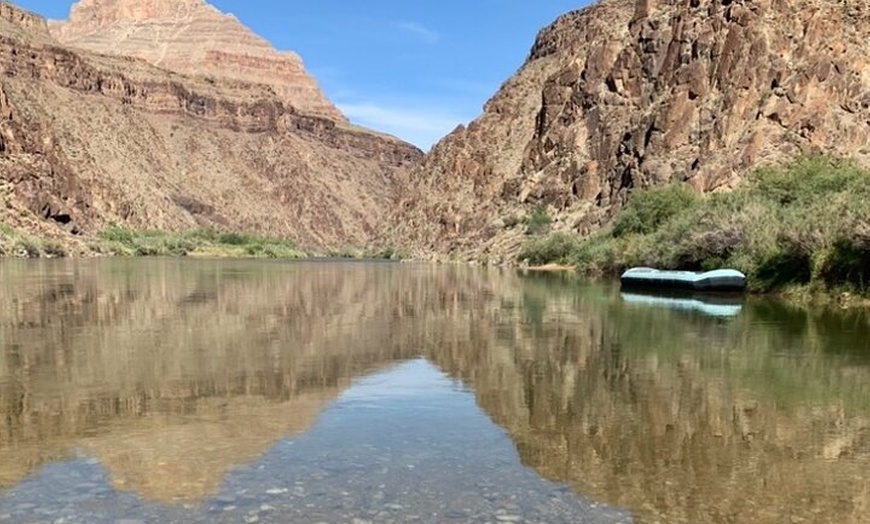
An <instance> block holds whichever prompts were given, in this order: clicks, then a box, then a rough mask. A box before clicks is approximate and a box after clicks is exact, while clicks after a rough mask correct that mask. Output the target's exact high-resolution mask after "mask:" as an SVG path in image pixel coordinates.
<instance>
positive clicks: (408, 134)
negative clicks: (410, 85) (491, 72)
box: [336, 102, 470, 151]
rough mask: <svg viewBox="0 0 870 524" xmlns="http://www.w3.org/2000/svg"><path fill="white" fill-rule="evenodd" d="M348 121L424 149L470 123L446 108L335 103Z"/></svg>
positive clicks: (370, 103) (369, 103)
mask: <svg viewBox="0 0 870 524" xmlns="http://www.w3.org/2000/svg"><path fill="white" fill-rule="evenodd" d="M336 105H337V106H338V108H339V109H340V110H341V112H342V113H344V114H345V116H347V117H348V118H349V119H350V120H351V122H353V123H355V124H358V125H360V126H363V127H367V128H369V129H373V130H375V131H380V132H383V133H388V134H391V135H394V136H397V137H399V138H401V139H402V140H405V141H407V142H410V143H412V144H414V145H416V146H417V147H419V148H420V149H423V150H424V151H425V150H428V149H429V148H430V147H431V146H432V145H433V144H434V143H435V142H437V141H438V140H440V139H441V138H442V137H444V136H445V135H447V134H448V133H450V132H451V131H453V130H454V129H455V128H456V126H458V125H459V124H463V123H465V122H467V121H469V120H470V118H468V117H464V116H460V115H458V114H456V112H454V111H451V110H450V109H445V108H437V107H402V108H398V107H388V106H385V105H381V104H378V103H375V102H359V103H339V104H336Z"/></svg>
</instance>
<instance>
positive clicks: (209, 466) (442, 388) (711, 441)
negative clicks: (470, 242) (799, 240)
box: [0, 259, 870, 524]
mask: <svg viewBox="0 0 870 524" xmlns="http://www.w3.org/2000/svg"><path fill="white" fill-rule="evenodd" d="M868 471H870V319H868V317H867V316H866V315H865V314H863V313H862V312H860V311H807V310H803V309H798V308H792V307H789V306H787V305H783V304H780V303H776V302H772V301H767V300H762V299H755V298H751V299H750V298H748V299H739V300H735V299H733V298H728V297H716V298H715V299H714V300H707V299H701V298H699V297H650V296H644V295H636V294H621V293H620V291H619V289H618V287H617V286H613V285H606V284H590V283H584V282H582V281H579V280H577V279H575V278H573V277H570V276H566V275H522V274H519V273H517V272H516V271H513V270H508V269H489V268H470V267H463V266H436V265H426V264H419V265H418V264H392V263H376V262H329V261H312V262H282V261H231V260H230V261H227V260H222V261H214V260H196V259H100V260H48V261H16V260H4V261H0V523H4V524H5V523H16V524H17V523H52V524H75V523H89V524H90V523H96V524H102V523H112V524H141V523H172V522H203V523H204V522H227V523H230V522H233V523H236V522H237V523H251V524H253V523H260V522H262V523H267V522H302V523H307V522H311V523H318V522H330V523H332V522H335V523H348V524H365V523H376V522H384V523H387V522H421V523H442V522H444V523H452V522H457V523H459V522H481V523H484V522H492V523H499V522H528V523H534V522H540V523H544V522H547V523H559V522H565V523H574V522H585V523H593V524H594V523H607V524H616V523H663V524H668V523H687V524H688V523H691V524H703V523H741V524H755V523H771V524H773V523H777V524H779V523H783V522H785V523H803V522H806V523H829V522H830V523H840V524H850V523H856V524H857V523H867V522H870V475H868V474H867V472H868Z"/></svg>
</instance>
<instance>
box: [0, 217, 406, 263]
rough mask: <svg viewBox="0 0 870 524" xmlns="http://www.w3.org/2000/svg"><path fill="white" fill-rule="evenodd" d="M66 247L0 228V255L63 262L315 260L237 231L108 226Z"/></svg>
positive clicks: (379, 251)
mask: <svg viewBox="0 0 870 524" xmlns="http://www.w3.org/2000/svg"><path fill="white" fill-rule="evenodd" d="M77 247H78V249H76V248H72V249H71V248H69V247H67V246H65V245H64V244H63V243H62V242H59V241H55V240H52V239H49V238H41V237H37V236H32V235H27V234H24V233H22V232H20V231H19V230H17V229H15V228H13V227H10V226H8V225H6V224H0V257H18V258H63V257H66V256H78V255H88V254H90V255H111V256H122V257H136V256H171V257H179V256H198V257H210V258H281V259H291V260H296V259H304V258H309V257H311V256H320V255H318V254H314V253H310V252H308V251H305V250H304V249H302V248H300V247H299V246H298V245H297V244H296V243H295V242H294V241H292V240H289V239H283V238H277V237H269V236H263V235H256V234H251V233H239V232H220V231H215V230H212V229H194V230H188V231H180V232H168V231H161V230H156V229H155V230H144V231H143V230H136V229H130V228H126V227H121V226H117V225H112V226H109V227H107V228H106V229H104V230H102V231H100V232H99V233H98V234H97V235H96V237H94V238H92V239H89V240H84V242H83V245H81V246H77ZM323 256H326V257H328V258H344V259H365V260H402V259H405V258H407V257H408V254H407V253H406V252H405V251H402V250H400V249H397V248H395V247H392V246H367V247H365V248H356V247H352V246H348V247H343V248H341V249H331V250H328V251H326V253H325V254H324V255H323Z"/></svg>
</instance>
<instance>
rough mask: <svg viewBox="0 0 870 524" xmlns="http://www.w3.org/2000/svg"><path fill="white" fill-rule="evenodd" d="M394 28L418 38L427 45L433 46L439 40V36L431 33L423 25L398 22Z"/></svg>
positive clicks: (433, 32)
mask: <svg viewBox="0 0 870 524" xmlns="http://www.w3.org/2000/svg"><path fill="white" fill-rule="evenodd" d="M396 27H397V28H399V29H401V30H402V31H404V32H406V33H408V34H410V35H413V36H415V37H417V38H419V39H420V40H422V41H423V42H426V43H427V44H434V43H436V42H438V40H440V39H441V35H440V34H438V33H437V32H436V31H433V30H431V29H429V28H428V27H426V26H424V25H423V24H420V23H417V22H408V21H404V22H398V23H397V24H396Z"/></svg>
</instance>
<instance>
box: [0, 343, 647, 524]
mask: <svg viewBox="0 0 870 524" xmlns="http://www.w3.org/2000/svg"><path fill="white" fill-rule="evenodd" d="M109 486H110V484H109V479H108V478H107V475H106V473H105V471H104V470H103V469H102V467H101V466H100V465H99V464H98V463H97V462H96V461H94V460H91V459H87V458H81V459H76V460H71V461H67V462H60V463H55V464H52V465H49V466H46V467H44V468H42V469H41V470H40V471H39V472H38V473H36V474H35V475H33V476H32V477H30V478H29V479H27V480H26V481H24V482H22V483H20V484H18V485H17V486H16V487H14V488H12V489H10V490H9V491H8V492H6V493H4V494H2V495H0V522H10V523H19V522H20V523H24V522H50V523H58V524H60V523H64V524H74V523H118V522H123V523H125V524H136V523H145V522H147V523H151V522H248V523H253V522H320V521H322V522H355V523H359V522H409V521H416V522H487V521H490V522H580V521H582V522H589V523H596V522H606V523H616V522H630V518H629V517H628V516H627V515H626V514H625V513H622V512H619V511H615V510H612V509H609V508H606V507H602V506H599V505H597V504H592V503H587V502H585V501H583V500H581V499H578V498H577V497H576V496H575V495H573V494H572V493H571V492H570V491H569V490H567V489H565V488H564V487H562V486H558V485H554V484H551V483H548V482H545V481H542V480H541V479H540V478H539V477H538V476H537V475H536V474H535V473H534V472H533V471H532V470H529V469H527V468H524V467H523V466H521V464H520V462H519V458H518V457H517V454H516V451H515V449H514V447H513V445H512V443H511V440H510V438H509V437H508V436H507V435H506V434H505V433H504V432H503V431H502V430H500V429H499V428H498V427H497V426H495V425H494V424H493V423H492V422H491V421H490V420H489V419H488V418H487V417H486V416H485V415H484V414H483V413H482V412H481V410H480V409H479V408H478V407H477V405H476V404H475V399H474V397H473V395H472V394H471V393H470V392H468V391H466V390H465V389H464V388H463V387H462V386H461V385H460V384H457V383H456V382H453V381H451V380H450V379H449V378H447V377H445V376H444V375H443V374H441V373H440V372H439V371H438V370H436V369H435V368H434V367H433V366H431V365H430V364H429V363H428V362H426V361H425V360H422V359H421V360H414V361H410V362H406V363H403V364H400V365H397V366H395V367H394V368H392V369H391V370H389V371H387V372H384V373H378V374H375V375H371V376H368V377H364V378H361V379H359V380H357V381H356V382H355V383H354V386H353V387H351V388H350V389H348V390H347V391H346V392H345V393H344V394H343V395H342V396H341V397H340V398H339V399H338V400H337V401H336V402H335V403H334V404H333V405H332V406H330V407H329V408H328V409H327V410H326V411H324V412H323V414H322V415H321V416H320V417H319V419H318V421H317V423H316V424H315V426H314V427H313V428H312V429H311V430H310V431H309V432H307V433H306V434H304V435H302V436H300V437H298V438H295V439H287V440H282V441H279V442H278V443H276V444H275V445H274V446H273V447H272V448H271V449H270V450H268V451H267V452H266V453H265V454H264V455H263V456H262V457H261V458H260V459H258V460H257V461H256V462H254V463H252V464H248V465H242V466H240V467H238V468H237V469H235V470H233V471H231V472H230V473H229V475H228V476H227V478H226V479H225V481H224V483H223V486H222V488H221V490H220V492H219V493H218V494H216V495H214V496H212V497H210V498H208V499H207V500H205V501H202V502H201V503H200V504H198V505H195V506H193V505H189V506H187V507H167V506H163V505H160V504H157V503H151V502H146V501H142V500H140V499H139V498H138V497H137V496H136V495H134V494H130V493H119V492H116V491H114V490H112V489H111V488H110V487H109ZM354 519H357V520H354Z"/></svg>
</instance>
